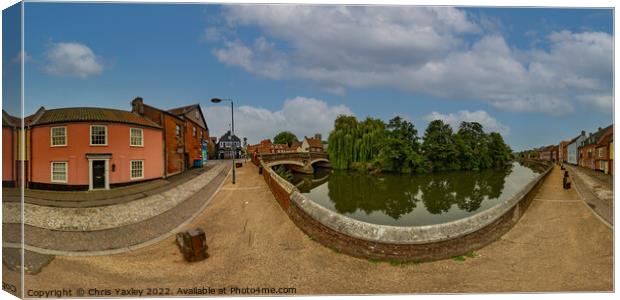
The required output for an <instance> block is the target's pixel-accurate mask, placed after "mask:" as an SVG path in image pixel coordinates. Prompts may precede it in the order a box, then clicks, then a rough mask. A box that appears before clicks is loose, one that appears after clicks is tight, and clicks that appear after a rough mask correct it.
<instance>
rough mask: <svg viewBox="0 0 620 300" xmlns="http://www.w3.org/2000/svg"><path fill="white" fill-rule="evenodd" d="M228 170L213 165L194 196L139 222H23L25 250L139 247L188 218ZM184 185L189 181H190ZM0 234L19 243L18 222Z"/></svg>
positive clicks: (73, 251) (98, 251) (103, 250)
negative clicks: (88, 227) (67, 226)
mask: <svg viewBox="0 0 620 300" xmlns="http://www.w3.org/2000/svg"><path fill="white" fill-rule="evenodd" d="M229 170H230V167H229V166H227V165H226V164H223V163H222V164H219V165H218V166H215V167H214V168H212V169H211V170H210V172H211V173H213V172H216V173H213V174H212V175H213V176H211V175H210V173H209V172H208V173H204V174H202V175H200V176H206V177H208V178H206V177H205V178H204V179H205V180H206V179H209V180H208V181H205V180H202V181H205V182H201V183H200V187H197V188H196V189H191V190H196V192H195V193H193V195H191V196H189V197H187V198H184V200H183V201H180V202H179V203H177V204H176V205H175V206H174V207H172V208H170V209H168V210H166V211H164V212H162V213H159V214H157V215H154V216H151V217H150V218H147V219H145V220H143V221H140V222H134V223H130V224H127V225H124V226H118V227H114V228H109V229H104V230H95V231H62V230H49V229H45V228H41V227H35V226H30V225H25V226H24V229H25V233H24V236H25V244H26V249H29V250H33V251H37V252H40V253H46V254H62V255H75V254H80V255H83V254H103V253H110V252H122V251H128V250H129V249H133V248H136V247H139V246H141V245H142V244H143V243H148V242H151V241H152V240H154V239H157V238H160V237H162V236H166V235H169V234H171V232H172V231H174V230H175V229H176V228H177V227H178V226H180V225H182V224H183V223H185V222H188V221H189V220H191V219H192V217H194V216H195V215H196V214H197V213H198V212H199V211H200V210H201V209H202V208H203V207H204V206H205V205H206V203H207V201H208V200H209V199H210V198H211V197H212V195H214V193H215V192H216V191H217V189H218V187H219V186H220V185H221V183H222V182H223V180H224V178H225V177H226V174H227V173H228V171H229ZM197 179H200V178H197ZM194 183H195V182H194ZM185 184H192V181H188V182H186V183H185ZM164 200H165V199H164ZM5 204H6V203H5ZM121 205H125V204H121ZM64 209H67V208H64ZM2 233H3V242H4V244H5V245H11V246H14V247H17V245H19V242H20V224H18V223H6V224H3V226H2Z"/></svg>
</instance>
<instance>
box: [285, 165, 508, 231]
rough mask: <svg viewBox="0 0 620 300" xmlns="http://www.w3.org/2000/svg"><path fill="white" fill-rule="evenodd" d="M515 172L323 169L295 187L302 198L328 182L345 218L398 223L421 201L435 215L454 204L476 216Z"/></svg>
mask: <svg viewBox="0 0 620 300" xmlns="http://www.w3.org/2000/svg"><path fill="white" fill-rule="evenodd" d="M513 167H514V166H513V165H510V166H508V167H506V168H504V169H487V170H483V171H479V172H474V171H456V172H440V173H433V174H419V175H401V174H387V173H385V174H381V175H368V174H361V173H356V172H349V171H338V170H333V171H332V170H325V169H319V170H318V171H317V172H316V173H315V174H313V175H301V174H296V175H295V178H294V179H293V180H292V182H293V184H295V185H297V187H298V188H299V189H300V191H301V192H302V193H309V192H310V191H311V190H313V189H315V188H317V187H319V186H321V185H323V184H325V182H327V190H328V191H327V193H328V195H327V196H328V197H329V199H330V200H331V202H332V203H333V205H334V207H335V209H336V211H337V212H339V213H341V214H354V213H356V212H358V211H363V212H365V213H366V214H371V213H373V212H382V213H383V214H385V215H387V216H389V217H391V218H392V219H394V220H398V219H399V218H401V217H402V216H403V215H407V214H409V213H411V212H413V211H414V210H415V209H416V207H418V206H419V205H420V202H422V203H423V208H425V209H426V211H428V213H430V214H433V215H439V214H444V213H447V212H448V211H450V210H451V209H454V206H455V205H456V207H457V208H458V209H459V210H461V211H466V212H470V213H471V212H475V211H476V210H478V209H480V207H481V203H482V202H483V201H484V200H486V199H497V198H499V197H500V195H501V194H502V191H503V189H504V184H505V180H506V177H507V176H508V175H509V174H510V173H511V172H512V170H513Z"/></svg>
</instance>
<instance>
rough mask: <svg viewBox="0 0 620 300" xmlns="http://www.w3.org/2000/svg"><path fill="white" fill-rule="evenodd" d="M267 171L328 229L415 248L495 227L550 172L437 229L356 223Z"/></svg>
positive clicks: (299, 206) (429, 226)
mask: <svg viewBox="0 0 620 300" xmlns="http://www.w3.org/2000/svg"><path fill="white" fill-rule="evenodd" d="M266 169H267V171H268V172H270V175H271V176H272V178H274V179H275V180H276V181H277V182H278V183H279V184H281V185H282V187H283V188H284V189H285V190H286V191H290V200H291V202H292V203H293V204H294V205H295V206H297V207H298V208H300V209H301V210H302V211H303V212H305V213H306V214H307V215H309V216H310V217H311V218H313V219H315V220H316V221H318V222H320V223H321V224H323V225H325V226H326V227H328V228H330V229H332V230H334V231H337V232H339V233H342V234H345V235H348V236H351V237H354V238H358V239H362V240H365V241H370V242H377V243H384V244H412V245H415V244H428V243H434V242H440V241H446V240H451V239H455V238H458V237H461V236H465V235H467V234H470V233H473V232H476V231H478V230H480V229H482V228H484V227H486V226H488V225H490V224H492V223H493V222H494V221H496V220H497V219H499V218H501V217H502V216H504V215H505V214H506V213H509V212H511V211H512V209H513V208H515V206H517V205H518V204H519V202H520V201H521V200H522V199H524V198H525V197H526V196H527V195H528V194H529V192H530V191H531V190H532V189H533V188H534V187H535V186H536V185H537V183H538V182H539V181H540V180H542V179H543V178H544V177H545V176H546V175H547V174H548V172H549V171H550V170H551V168H547V169H546V170H545V171H544V172H543V173H541V174H539V175H538V176H537V177H536V178H535V179H533V180H532V181H531V182H530V183H529V184H528V185H526V186H525V187H524V188H523V189H522V190H521V191H520V192H518V193H516V194H515V195H514V196H512V197H511V198H509V199H507V200H505V201H503V202H501V203H499V204H497V205H495V206H493V207H491V208H489V209H486V210H484V211H482V212H480V213H477V214H475V215H472V216H469V217H466V218H463V219H459V220H455V221H451V222H447V223H442V224H436V225H426V226H389V225H379V224H372V223H367V222H363V221H359V220H355V219H353V218H350V217H347V216H344V215H342V214H339V213H337V212H334V211H331V210H329V209H327V208H325V207H323V206H321V205H319V204H317V203H316V202H314V201H312V200H311V199H309V198H307V197H306V196H305V195H303V194H301V193H300V192H299V190H298V189H297V188H296V187H294V186H292V184H290V183H288V182H286V181H285V180H284V179H283V178H281V177H280V176H278V175H277V174H276V173H275V172H273V171H271V170H270V168H266ZM291 186H292V188H291Z"/></svg>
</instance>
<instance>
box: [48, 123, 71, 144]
mask: <svg viewBox="0 0 620 300" xmlns="http://www.w3.org/2000/svg"><path fill="white" fill-rule="evenodd" d="M55 128H64V129H65V143H64V144H62V145H54V129H55ZM67 139H68V137H67V126H54V127H50V147H67V144H68V142H67Z"/></svg>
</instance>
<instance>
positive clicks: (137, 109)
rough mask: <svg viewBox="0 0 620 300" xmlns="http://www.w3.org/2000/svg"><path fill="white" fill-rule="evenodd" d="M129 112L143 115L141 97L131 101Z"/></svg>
mask: <svg viewBox="0 0 620 300" xmlns="http://www.w3.org/2000/svg"><path fill="white" fill-rule="evenodd" d="M131 112H134V113H138V114H141V115H142V114H144V100H142V98H141V97H136V98H135V99H133V101H131Z"/></svg>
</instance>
